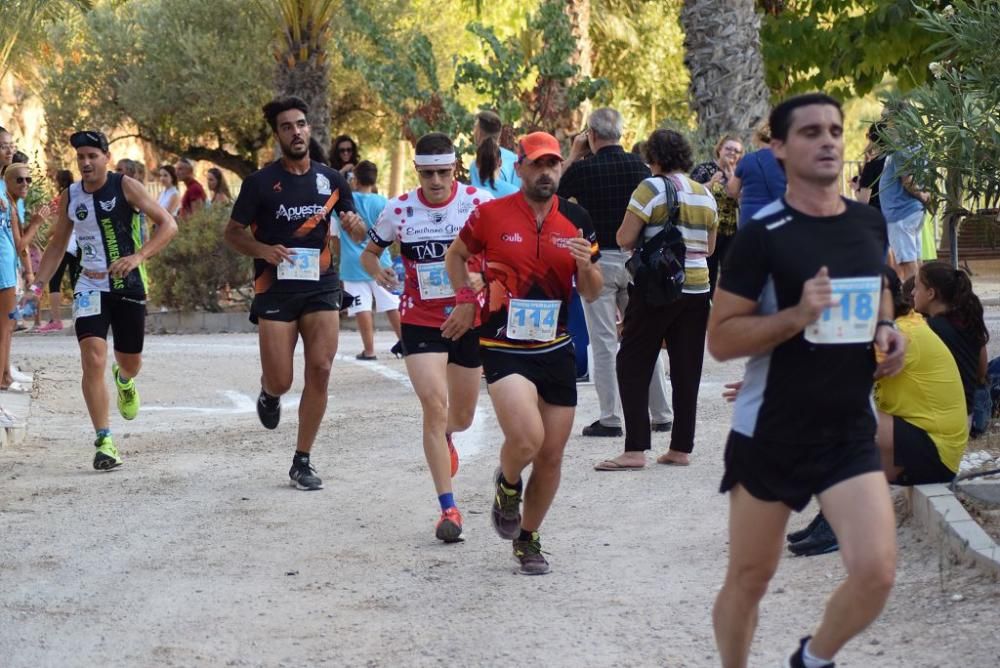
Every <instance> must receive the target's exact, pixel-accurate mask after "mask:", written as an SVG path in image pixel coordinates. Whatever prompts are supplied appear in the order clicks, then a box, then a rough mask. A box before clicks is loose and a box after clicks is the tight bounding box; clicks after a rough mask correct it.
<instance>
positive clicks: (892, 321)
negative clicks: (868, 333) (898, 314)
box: [875, 320, 899, 331]
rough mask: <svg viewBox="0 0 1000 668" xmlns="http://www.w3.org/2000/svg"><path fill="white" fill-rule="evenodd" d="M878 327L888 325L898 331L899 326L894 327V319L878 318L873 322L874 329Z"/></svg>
mask: <svg viewBox="0 0 1000 668" xmlns="http://www.w3.org/2000/svg"><path fill="white" fill-rule="evenodd" d="M879 327H890V328H892V329H894V330H896V331H899V327H896V322H895V321H894V320H879V321H878V322H877V323H875V330H876V331H878V328H879Z"/></svg>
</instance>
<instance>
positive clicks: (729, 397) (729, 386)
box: [722, 380, 743, 403]
mask: <svg viewBox="0 0 1000 668" xmlns="http://www.w3.org/2000/svg"><path fill="white" fill-rule="evenodd" d="M723 387H724V388H726V389H724V390H723V391H722V398H723V399H725V400H726V401H728V402H729V403H733V402H734V401H736V397H738V396H740V390H742V389H743V381H742V380H738V381H736V382H735V383H726V384H725V385H723Z"/></svg>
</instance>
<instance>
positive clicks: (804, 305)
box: [708, 267, 834, 362]
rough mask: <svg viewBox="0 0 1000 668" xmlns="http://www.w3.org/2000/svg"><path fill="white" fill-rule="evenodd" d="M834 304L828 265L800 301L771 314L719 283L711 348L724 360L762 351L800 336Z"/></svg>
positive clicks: (807, 286) (806, 285) (711, 318)
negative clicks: (759, 311)
mask: <svg viewBox="0 0 1000 668" xmlns="http://www.w3.org/2000/svg"><path fill="white" fill-rule="evenodd" d="M833 305H834V301H833V290H832V287H831V284H830V276H829V273H828V272H827V269H826V267H822V268H821V269H820V270H819V272H818V273H817V274H816V275H815V276H814V277H812V278H810V279H809V280H808V281H806V282H805V283H804V284H803V286H802V298H801V299H800V300H799V303H798V304H796V305H795V306H789V307H788V308H784V309H782V310H780V311H778V312H777V313H772V314H768V315H758V314H757V313H756V311H757V306H758V303H757V301H756V300H754V299H748V298H747V297H743V296H740V295H738V294H736V293H733V292H728V291H727V290H725V289H723V288H722V287H721V286H717V287H716V289H715V296H714V297H713V300H712V311H711V313H710V314H709V317H708V352H709V354H711V355H712V357H714V358H715V359H717V360H718V361H720V362H724V361H726V360H731V359H736V358H738V357H751V356H754V355H762V354H764V353H766V352H768V351H770V350H773V349H774V348H776V347H778V346H779V345H781V344H782V343H784V342H785V341H787V340H788V339H790V338H792V337H793V336H796V335H797V334H798V333H799V332H801V331H802V330H804V329H805V328H806V326H807V325H809V323H812V322H815V321H816V320H818V319H819V317H820V316H821V315H822V314H823V310H824V309H826V308H828V307H830V306H833Z"/></svg>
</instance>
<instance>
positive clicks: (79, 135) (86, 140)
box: [69, 130, 108, 153]
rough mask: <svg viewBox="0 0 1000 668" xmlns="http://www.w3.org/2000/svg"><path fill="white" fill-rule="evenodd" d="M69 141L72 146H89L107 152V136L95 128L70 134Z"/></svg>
mask: <svg viewBox="0 0 1000 668" xmlns="http://www.w3.org/2000/svg"><path fill="white" fill-rule="evenodd" d="M69 143H70V145H71V146H72V147H73V148H84V147H85V146H89V147H91V148H96V149H97V150H99V151H104V152H105V153H107V152H108V138H107V137H106V136H104V133H103V132H98V131H97V130H81V131H79V132H74V133H73V134H72V135H70V138H69Z"/></svg>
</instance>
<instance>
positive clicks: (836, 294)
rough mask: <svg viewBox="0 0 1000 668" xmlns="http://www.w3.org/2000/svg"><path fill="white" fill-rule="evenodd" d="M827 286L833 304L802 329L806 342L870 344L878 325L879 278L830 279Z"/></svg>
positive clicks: (880, 281)
mask: <svg viewBox="0 0 1000 668" xmlns="http://www.w3.org/2000/svg"><path fill="white" fill-rule="evenodd" d="M830 283H831V284H832V287H833V299H834V300H835V301H836V302H837V304H836V305H835V306H831V307H830V308H828V309H826V310H825V311H823V315H822V316H820V318H819V320H817V321H816V322H814V323H813V324H811V325H809V326H808V327H806V331H805V338H806V341H809V342H810V343H820V344H846V343H871V341H872V339H873V338H874V337H875V325H876V323H877V322H878V307H879V299H880V298H881V295H882V278H881V277H880V276H871V277H867V278H834V279H832V280H831V281H830Z"/></svg>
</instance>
